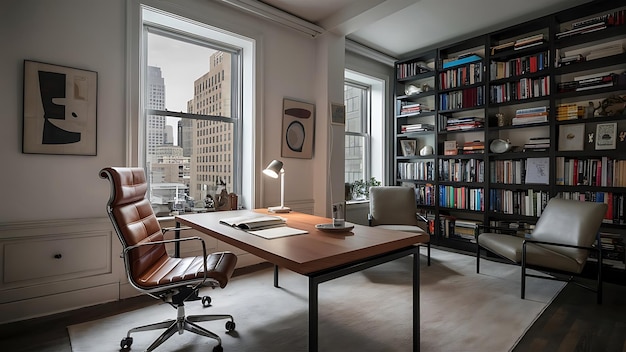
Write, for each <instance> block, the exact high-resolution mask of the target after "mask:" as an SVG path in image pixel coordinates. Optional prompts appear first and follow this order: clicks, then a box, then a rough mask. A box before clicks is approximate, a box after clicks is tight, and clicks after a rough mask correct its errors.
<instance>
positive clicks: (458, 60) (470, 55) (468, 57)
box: [441, 53, 483, 69]
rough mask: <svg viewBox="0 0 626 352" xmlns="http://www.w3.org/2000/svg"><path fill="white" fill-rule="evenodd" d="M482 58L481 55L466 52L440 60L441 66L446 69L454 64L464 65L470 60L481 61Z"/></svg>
mask: <svg viewBox="0 0 626 352" xmlns="http://www.w3.org/2000/svg"><path fill="white" fill-rule="evenodd" d="M482 59H483V58H482V57H480V56H478V55H476V54H474V53H467V54H463V55H459V56H458V57H456V58H450V59H444V60H443V61H442V65H441V68H442V69H447V68H451V67H455V66H460V65H466V64H469V63H472V62H474V63H475V62H478V61H481V60H482Z"/></svg>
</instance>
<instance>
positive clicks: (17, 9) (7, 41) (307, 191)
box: [0, 0, 343, 223]
mask: <svg viewBox="0 0 626 352" xmlns="http://www.w3.org/2000/svg"><path fill="white" fill-rule="evenodd" d="M148 3H150V5H151V6H158V7H163V8H165V9H166V10H168V9H169V10H175V11H177V12H179V13H180V14H181V15H183V16H189V17H191V18H193V19H196V20H198V21H203V22H206V23H208V24H210V25H213V26H216V27H221V28H224V29H226V30H229V31H232V32H235V33H239V34H241V35H244V36H247V37H251V38H253V39H255V40H256V41H257V50H258V51H257V66H256V71H257V72H256V78H257V92H258V95H257V96H256V100H257V104H256V111H255V115H256V118H257V123H258V125H257V130H258V134H257V136H256V140H257V148H258V149H257V157H258V158H257V159H259V160H257V162H256V165H255V167H256V168H257V169H258V170H257V172H256V174H257V175H258V174H259V173H260V170H261V168H262V167H264V166H265V165H266V164H267V163H269V162H270V161H271V160H272V159H275V158H280V126H281V121H282V113H281V110H282V99H283V97H292V98H297V99H300V100H304V101H309V102H313V103H320V102H321V103H323V105H324V106H319V105H318V106H316V110H317V112H316V115H317V116H316V118H317V119H318V121H321V122H323V123H326V122H327V121H328V119H327V116H328V108H327V106H326V105H327V102H328V100H329V97H328V89H327V88H328V87H330V86H334V85H338V86H337V87H336V90H337V91H338V92H341V91H342V89H341V87H342V84H343V81H342V79H340V80H338V79H331V80H328V71H327V72H323V71H320V70H325V69H327V68H328V64H327V63H326V64H325V63H320V62H319V61H320V59H321V60H327V62H331V63H332V64H333V65H334V66H337V65H339V66H341V67H343V50H337V41H338V40H339V42H341V40H342V38H338V39H337V38H335V40H331V41H326V42H324V41H320V40H319V39H312V38H310V37H307V36H305V35H302V34H300V33H296V32H294V31H293V30H290V29H287V28H285V27H282V26H280V25H276V24H272V23H269V22H266V21H264V20H261V19H258V18H256V17H253V16H249V15H246V14H242V13H241V12H238V11H236V10H234V9H232V8H230V7H228V6H225V5H222V4H220V3H218V2H213V1H206V0H177V1H174V2H171V1H159V0H149V1H148ZM0 9H1V10H2V11H0V38H1V41H0V44H1V47H2V55H1V57H0V60H1V61H0V62H1V63H2V64H1V65H0V75H1V77H2V80H0V106H2V114H1V115H0V118H1V119H2V128H1V129H0V150H2V156H3V160H2V162H3V165H5V168H6V170H5V172H3V173H2V178H1V181H2V201H1V202H0V223H2V222H14V221H31V220H53V219H73V218H92V217H104V216H105V208H104V206H105V202H106V200H107V199H108V192H109V190H108V187H109V186H108V183H107V182H105V181H104V180H101V179H100V178H99V177H98V171H99V170H100V169H101V168H102V167H104V166H110V165H111V166H119V165H124V163H125V161H126V132H127V131H126V104H127V101H126V92H125V90H126V87H127V84H126V70H127V68H126V59H127V53H126V29H125V28H126V1H124V0H107V1H98V0H55V1H48V0H8V1H7V0H4V1H3V2H2V5H0ZM326 46H330V47H331V49H330V50H329V49H327V48H326ZM320 51H323V52H324V54H323V55H319V52H320ZM326 53H328V54H326ZM24 59H28V60H35V61H42V62H46V63H52V64H58V65H66V66H71V67H76V68H82V69H87V70H92V71H96V72H98V110H97V114H98V132H97V135H98V154H97V156H62V155H34V154H22V153H21V135H22V74H23V69H22V65H23V60H24ZM328 70H329V71H332V72H333V73H334V72H335V71H336V70H335V69H334V68H333V69H332V70H331V69H328ZM320 80H321V81H320ZM320 82H322V83H321V85H322V86H323V88H321V89H319V87H320ZM316 87H317V88H318V89H316ZM335 95H336V94H335ZM337 99H339V100H338V101H341V100H342V96H337V97H334V99H333V100H337ZM316 127H318V130H317V131H316V140H315V148H316V150H315V155H314V158H313V160H303V159H286V158H282V159H283V161H284V163H285V169H286V170H288V171H287V174H286V203H287V204H288V203H289V202H296V203H298V202H301V203H302V202H305V203H306V202H315V201H317V200H318V199H320V201H321V202H323V203H326V202H327V199H326V196H322V197H321V198H320V197H319V194H318V193H321V192H314V191H313V189H314V188H313V187H312V186H311V185H313V184H314V183H315V184H316V186H319V187H317V188H318V189H323V188H325V187H326V183H325V182H321V183H320V181H319V180H318V179H317V178H318V176H319V174H320V171H319V170H318V171H315V170H316V168H318V167H319V166H321V165H327V164H328V161H327V159H326V158H328V157H329V155H328V153H325V152H322V153H318V152H317V151H318V150H317V148H318V146H324V145H327V133H326V128H324V126H323V124H322V125H320V124H319V123H318V124H317V126H316ZM321 150H322V151H324V148H322V149H321ZM320 158H322V159H324V160H320ZM339 177H340V178H341V179H343V175H342V174H341V175H340V176H339ZM256 184H257V188H258V189H259V190H260V191H259V195H260V197H259V198H257V204H256V206H267V205H275V204H277V202H278V201H279V194H280V188H279V187H280V185H279V182H276V181H275V180H268V179H265V178H261V177H258V178H257V180H256ZM341 184H343V183H341ZM319 209H321V210H320V211H323V210H324V206H322V208H319ZM322 215H324V214H322Z"/></svg>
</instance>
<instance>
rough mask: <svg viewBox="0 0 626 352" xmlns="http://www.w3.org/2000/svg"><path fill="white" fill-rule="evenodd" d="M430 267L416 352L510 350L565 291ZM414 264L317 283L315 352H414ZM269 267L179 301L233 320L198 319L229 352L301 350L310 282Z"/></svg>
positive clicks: (445, 255) (490, 271)
mask: <svg viewBox="0 0 626 352" xmlns="http://www.w3.org/2000/svg"><path fill="white" fill-rule="evenodd" d="M431 255H432V265H431V266H426V263H425V259H426V258H425V257H424V256H422V258H420V259H421V271H420V273H421V280H420V283H421V285H420V288H421V314H420V315H421V319H420V329H421V330H420V331H421V341H420V347H421V351H446V352H454V351H464V352H473V351H476V352H478V351H480V352H502V351H510V350H511V349H512V348H513V347H514V346H515V344H516V343H517V341H518V340H519V339H520V338H521V337H522V336H523V334H524V332H525V331H526V330H527V329H528V328H529V327H530V326H531V325H532V323H533V322H534V321H535V319H536V318H537V317H538V316H539V315H540V314H541V312H542V311H543V310H544V309H545V308H546V307H547V305H548V304H549V303H550V301H551V300H552V299H554V297H556V295H557V294H558V292H559V291H560V290H561V289H562V287H563V286H564V284H563V283H561V282H556V281H550V280H540V279H535V278H528V281H527V293H526V299H520V296H519V291H520V274H519V270H520V269H519V267H516V266H512V265H507V264H502V263H497V262H492V261H488V260H481V273H480V274H477V273H476V269H475V268H476V265H475V264H476V260H475V258H474V257H471V256H467V255H464V254H459V253H454V252H448V251H443V250H437V249H433V250H432V254H431ZM411 265H412V259H411V258H403V259H399V260H396V261H394V262H390V263H386V264H383V265H380V266H378V267H374V268H371V269H368V270H365V271H363V272H359V273H355V274H351V275H348V276H345V277H343V278H339V279H336V280H333V281H330V282H326V283H324V284H321V285H320V286H319V350H320V351H389V352H393V351H411V349H412V330H411V327H412V319H411V307H412V304H411V300H412V286H411ZM272 275H273V271H272V269H263V270H260V271H257V272H254V273H251V274H246V275H241V276H237V277H234V278H233V279H231V281H230V283H229V284H228V286H227V287H226V288H225V289H223V290H222V289H215V290H210V289H209V290H207V291H204V292H203V293H204V294H210V295H211V297H212V302H213V305H212V307H209V308H202V307H201V304H200V303H199V302H191V303H189V304H187V305H186V309H187V313H188V314H232V315H233V316H234V317H235V321H236V324H237V329H236V331H235V332H233V333H229V334H227V333H226V332H225V328H224V324H225V321H213V322H206V323H200V324H201V325H202V326H204V327H205V328H207V329H209V330H212V331H214V332H216V333H217V334H218V335H220V336H221V338H222V346H223V347H224V351H226V352H248V351H250V352H263V351H268V352H269V351H271V352H298V351H306V350H307V336H308V335H307V327H308V320H307V319H308V281H307V278H306V277H304V276H301V275H298V274H295V273H292V272H290V271H287V270H281V271H280V286H281V288H275V287H274V286H273V279H272ZM174 316H175V310H174V309H172V308H171V306H169V305H167V304H162V303H161V304H155V305H153V306H149V307H146V308H142V309H140V310H136V311H132V312H126V313H122V314H119V315H115V316H111V317H108V318H104V319H100V320H96V321H91V322H87V323H83V324H78V325H72V326H69V327H68V331H69V335H70V341H71V345H72V351H74V352H109V351H118V350H120V341H121V339H122V338H123V337H125V336H126V333H127V331H128V329H129V328H131V327H134V326H138V325H142V324H146V323H152V322H158V321H162V320H166V319H171V318H173V317H174ZM160 334H161V331H151V332H139V333H135V334H133V336H134V342H133V345H132V350H133V351H143V350H145V349H146V347H147V346H148V345H149V344H150V343H151V342H152V341H153V340H154V339H155V338H156V337H157V336H158V335H160ZM215 344H216V343H215V341H213V340H211V339H209V338H205V337H201V336H197V335H195V334H191V333H187V332H186V333H184V334H182V335H178V334H176V335H174V336H172V337H171V338H170V339H169V340H168V341H166V342H165V343H164V344H163V345H161V346H160V347H159V348H158V349H157V351H185V352H188V351H189V352H191V351H211V350H212V348H213V346H215Z"/></svg>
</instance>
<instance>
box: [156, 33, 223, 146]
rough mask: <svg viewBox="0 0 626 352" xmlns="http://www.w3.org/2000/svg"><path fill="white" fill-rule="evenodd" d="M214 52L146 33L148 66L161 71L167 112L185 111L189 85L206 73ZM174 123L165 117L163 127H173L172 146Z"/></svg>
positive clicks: (191, 87) (190, 90) (190, 89)
mask: <svg viewBox="0 0 626 352" xmlns="http://www.w3.org/2000/svg"><path fill="white" fill-rule="evenodd" d="M214 52H215V50H213V49H209V48H206V47H203V46H200V45H195V44H189V43H185V42H182V41H179V40H174V39H170V38H167V37H163V36H160V35H156V34H153V33H148V65H149V66H156V67H160V68H161V73H162V74H163V78H164V80H165V108H166V109H167V110H170V111H176V112H181V111H182V112H187V102H188V101H189V100H191V99H192V98H193V82H194V81H195V80H196V79H198V78H200V76H202V75H203V74H205V73H207V72H208V71H209V57H210V56H211V54H213V53H214ZM178 120H179V119H178V118H173V117H168V118H167V124H168V125H172V126H174V144H176V143H177V141H176V139H177V134H176V123H177V121H178Z"/></svg>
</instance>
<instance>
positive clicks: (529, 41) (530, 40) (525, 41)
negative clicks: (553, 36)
mask: <svg viewBox="0 0 626 352" xmlns="http://www.w3.org/2000/svg"><path fill="white" fill-rule="evenodd" d="M544 42H545V35H544V34H543V33H537V34H533V35H531V36H528V37H524V38H520V39H517V40H512V41H508V42H504V43H500V44H498V45H494V46H492V47H491V55H493V54H495V53H496V52H499V51H503V50H510V49H513V50H521V49H526V48H530V47H533V46H536V45H541V44H543V43H544Z"/></svg>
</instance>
